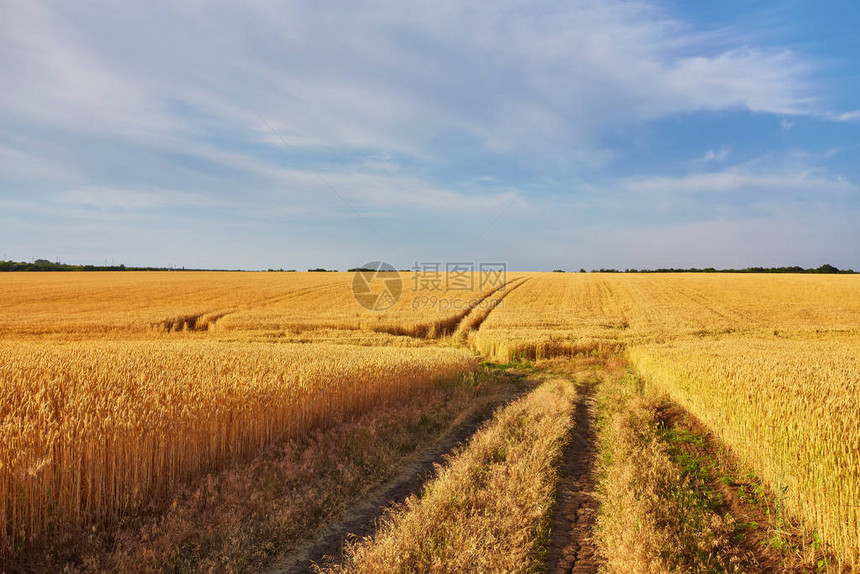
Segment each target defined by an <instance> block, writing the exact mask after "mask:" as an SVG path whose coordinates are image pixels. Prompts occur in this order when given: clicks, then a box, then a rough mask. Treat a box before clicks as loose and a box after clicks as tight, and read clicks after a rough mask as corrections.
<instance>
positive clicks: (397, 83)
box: [0, 0, 860, 270]
mask: <svg viewBox="0 0 860 574" xmlns="http://www.w3.org/2000/svg"><path fill="white" fill-rule="evenodd" d="M749 4H752V3H748V2H738V1H728V2H721V3H690V2H681V1H673V2H668V1H667V2H630V1H585V2H504V1H501V2H475V3H469V2H461V1H457V2H449V1H447V0H437V1H434V2H420V1H419V2H411V3H390V4H389V3H381V2H364V3H362V4H361V5H357V4H352V3H336V2H325V1H323V2H289V3H276V2H263V1H260V2H258V1H250V2H242V3H227V2H205V3H204V2H197V1H194V2H188V1H184V2H175V3H171V2H125V3H119V2H97V1H96V2H87V3H70V2H38V1H32V0H24V1H15V0H11V1H10V0H0V14H2V18H0V86H2V87H3V88H2V90H0V257H3V256H5V258H7V259H16V260H31V259H32V258H48V259H52V260H53V259H56V258H59V259H61V260H63V261H66V262H75V263H103V262H105V261H106V260H107V261H111V260H113V261H115V262H116V263H120V262H123V263H125V264H126V265H158V266H161V265H168V264H172V265H175V266H186V267H218V268H246V269H260V268H263V269H265V268H269V267H274V268H296V269H305V268H308V267H317V266H322V267H327V268H340V269H345V268H347V267H353V266H357V265H360V264H361V263H364V262H366V261H370V260H376V259H382V260H386V261H390V262H392V263H393V264H394V265H396V266H398V267H407V266H410V265H411V264H412V263H413V262H414V261H474V262H489V261H494V262H495V261H504V262H507V263H508V265H509V267H510V268H512V269H520V270H549V269H554V268H566V269H579V268H581V267H584V268H586V269H590V268H596V267H617V268H627V267H637V268H653V267H668V266H673V267H689V266H698V267H706V266H715V267H745V266H751V265H789V264H792V265H793V264H799V265H804V266H818V265H820V264H822V263H825V262H829V263H831V264H834V265H837V266H839V267H853V268H855V269H860V249H858V247H860V225H858V223H860V162H858V161H857V160H858V157H860V97H858V94H860V63H858V55H860V35H858V34H857V33H856V30H857V28H858V25H860V7H858V5H857V3H855V2H798V1H791V2H769V3H764V6H763V7H762V6H761V5H758V3H757V5H756V6H755V7H750V6H749ZM281 138H283V141H282V139H281ZM284 141H286V142H287V144H289V145H286V144H285V143H284ZM291 148H292V149H291ZM299 156H301V159H300V157H299ZM308 166H310V169H309V167H308ZM323 180H324V182H325V183H324V182H323ZM332 190H333V191H332ZM356 213H357V214H358V215H356ZM500 214H502V215H501V217H499V215H500ZM497 218H498V219H497ZM494 221H495V222H494ZM493 222H494V223H493ZM482 232H483V233H482ZM380 237H381V239H380Z"/></svg>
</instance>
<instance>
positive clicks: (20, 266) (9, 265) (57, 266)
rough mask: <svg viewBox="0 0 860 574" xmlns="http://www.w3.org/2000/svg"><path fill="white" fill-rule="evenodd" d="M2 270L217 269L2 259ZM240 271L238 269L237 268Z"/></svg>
mask: <svg viewBox="0 0 860 574" xmlns="http://www.w3.org/2000/svg"><path fill="white" fill-rule="evenodd" d="M0 271H215V270H214V269H186V268H185V267H126V266H125V265H123V264H120V265H69V264H68V263H60V262H59V261H57V262H56V263H55V262H53V261H48V260H47V259H36V260H35V261H34V262H32V263H26V262H24V261H0ZM237 271H238V270H237Z"/></svg>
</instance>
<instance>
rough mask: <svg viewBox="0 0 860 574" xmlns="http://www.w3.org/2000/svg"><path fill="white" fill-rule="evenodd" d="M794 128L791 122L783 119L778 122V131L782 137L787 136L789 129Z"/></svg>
mask: <svg viewBox="0 0 860 574" xmlns="http://www.w3.org/2000/svg"><path fill="white" fill-rule="evenodd" d="M793 127H794V122H793V121H791V120H786V119H783V120H782V121H780V122H779V129H780V130H781V131H782V133H783V135H785V134H787V133H788V132H789V130H791V128H793Z"/></svg>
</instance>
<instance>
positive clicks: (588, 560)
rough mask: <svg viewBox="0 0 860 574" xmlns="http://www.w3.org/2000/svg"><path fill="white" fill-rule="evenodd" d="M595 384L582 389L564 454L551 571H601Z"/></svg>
mask: <svg viewBox="0 0 860 574" xmlns="http://www.w3.org/2000/svg"><path fill="white" fill-rule="evenodd" d="M593 396H594V384H593V383H592V384H583V385H581V386H580V387H579V398H578V400H577V403H576V411H575V413H574V424H573V427H572V428H571V429H570V440H569V442H568V445H567V448H566V450H565V453H564V466H563V468H562V473H563V474H562V478H561V480H560V481H559V486H558V493H557V498H556V500H557V506H556V512H555V516H554V518H553V524H552V535H551V538H550V547H549V554H548V565H549V572H552V573H561V572H565V573H567V572H575V573H577V574H578V573H583V574H585V573H591V572H597V570H598V565H599V561H598V555H597V546H596V545H595V543H594V541H593V540H592V532H593V529H594V523H595V520H596V518H597V509H598V504H597V499H596V497H595V494H594V492H595V488H596V479H595V475H594V472H595V461H596V456H597V450H596V447H595V428H594V419H595V405H594V400H593Z"/></svg>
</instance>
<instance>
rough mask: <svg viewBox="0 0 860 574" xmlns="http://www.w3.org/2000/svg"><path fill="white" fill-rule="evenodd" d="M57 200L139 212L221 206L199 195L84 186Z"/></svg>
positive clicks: (185, 192) (67, 192)
mask: <svg viewBox="0 0 860 574" xmlns="http://www.w3.org/2000/svg"><path fill="white" fill-rule="evenodd" d="M56 201H58V202H60V203H64V204H68V205H77V206H87V207H95V208H97V209H101V210H112V209H121V210H141V209H157V208H162V207H180V206H194V207H214V206H219V205H221V206H223V205H224V203H223V202H221V201H218V200H215V199H213V198H211V197H208V196H206V195H203V194H199V193H190V192H187V191H169V190H161V189H149V190H135V189H116V188H97V187H85V188H80V189H73V190H70V191H66V192H62V193H60V194H58V195H57V196H56Z"/></svg>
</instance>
